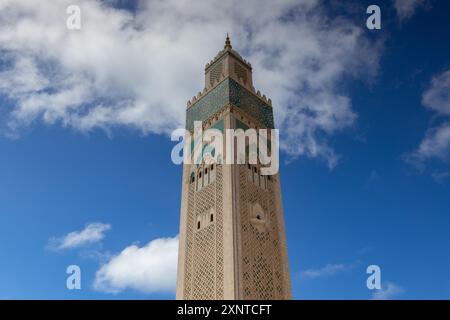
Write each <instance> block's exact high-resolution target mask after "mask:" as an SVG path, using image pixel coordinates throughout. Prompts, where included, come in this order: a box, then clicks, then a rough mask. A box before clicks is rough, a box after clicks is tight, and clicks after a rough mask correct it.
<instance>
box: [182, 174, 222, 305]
mask: <svg viewBox="0 0 450 320" xmlns="http://www.w3.org/2000/svg"><path fill="white" fill-rule="evenodd" d="M215 170H216V179H215V181H214V182H213V183H211V184H209V185H208V186H206V187H204V188H203V189H201V190H200V191H196V188H195V183H191V184H190V186H189V188H188V190H189V197H188V199H189V200H188V209H187V211H188V223H187V237H186V259H185V270H186V271H185V288H184V291H185V292H184V295H185V299H223V219H222V207H223V198H222V167H221V166H220V165H217V166H216V169H215ZM211 209H213V211H214V212H215V216H214V219H213V221H209V222H210V223H209V224H208V226H207V227H205V228H199V229H198V228H197V222H198V218H199V216H201V215H203V214H204V213H205V212H210V210H211Z"/></svg>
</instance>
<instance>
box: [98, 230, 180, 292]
mask: <svg viewBox="0 0 450 320" xmlns="http://www.w3.org/2000/svg"><path fill="white" fill-rule="evenodd" d="M177 259H178V236H176V237H174V238H159V239H155V240H152V241H150V242H149V243H148V244H147V245H145V246H143V247H139V246H138V245H131V246H129V247H126V248H125V249H123V250H122V252H120V253H119V254H117V255H115V256H113V257H112V258H111V259H110V260H109V261H108V262H107V263H105V264H104V265H103V266H102V267H101V268H100V269H99V270H98V271H97V273H96V275H95V280H94V289H96V290H98V291H104V292H109V293H118V292H121V291H123V290H126V289H134V290H137V291H141V292H146V293H150V292H174V291H175V283H176V273H177Z"/></svg>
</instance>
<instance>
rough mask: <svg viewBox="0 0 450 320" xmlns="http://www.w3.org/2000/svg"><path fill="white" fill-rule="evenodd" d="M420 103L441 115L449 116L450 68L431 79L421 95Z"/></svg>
mask: <svg viewBox="0 0 450 320" xmlns="http://www.w3.org/2000/svg"><path fill="white" fill-rule="evenodd" d="M422 104H423V105H424V106H425V107H427V108H429V109H431V110H434V111H436V112H438V113H439V114H442V115H447V116H450V70H447V71H445V72H442V73H441V74H439V75H436V76H434V77H433V79H431V85H430V87H429V88H428V90H427V91H425V92H424V94H423V95H422Z"/></svg>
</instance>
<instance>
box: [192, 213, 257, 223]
mask: <svg viewBox="0 0 450 320" xmlns="http://www.w3.org/2000/svg"><path fill="white" fill-rule="evenodd" d="M256 219H258V220H261V216H260V215H259V214H257V215H256ZM199 223H200V222H199Z"/></svg>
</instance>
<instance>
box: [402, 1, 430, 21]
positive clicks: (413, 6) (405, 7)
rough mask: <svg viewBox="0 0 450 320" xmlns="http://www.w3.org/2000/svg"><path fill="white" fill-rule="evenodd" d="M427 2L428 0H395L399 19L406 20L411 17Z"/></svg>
mask: <svg viewBox="0 0 450 320" xmlns="http://www.w3.org/2000/svg"><path fill="white" fill-rule="evenodd" d="M426 3H427V1H426V0H394V7H395V10H396V11H397V16H398V18H399V20H400V21H405V20H407V19H409V18H411V17H412V16H413V15H414V14H415V13H416V11H417V10H418V9H420V8H421V7H423V6H424V5H425V4H426Z"/></svg>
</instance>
